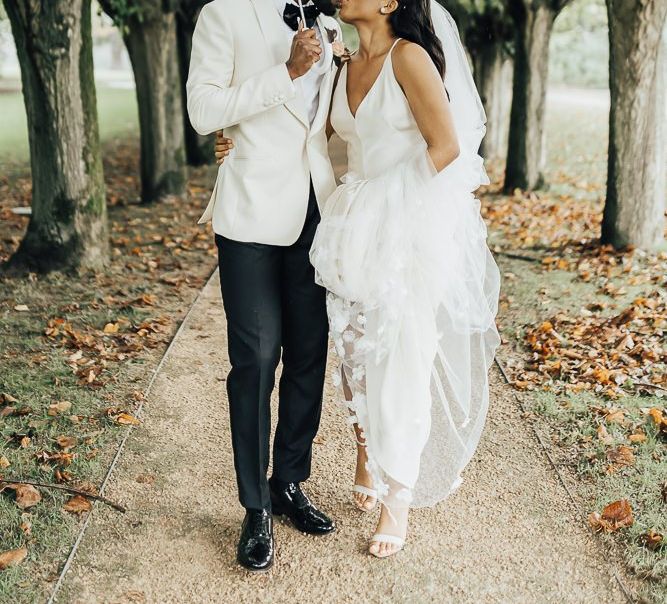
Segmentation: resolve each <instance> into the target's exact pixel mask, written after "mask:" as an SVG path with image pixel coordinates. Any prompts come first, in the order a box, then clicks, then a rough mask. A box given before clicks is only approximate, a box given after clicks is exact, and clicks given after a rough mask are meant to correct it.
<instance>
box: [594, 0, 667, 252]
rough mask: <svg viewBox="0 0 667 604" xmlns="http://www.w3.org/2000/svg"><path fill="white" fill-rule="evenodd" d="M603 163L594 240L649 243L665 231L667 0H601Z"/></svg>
mask: <svg viewBox="0 0 667 604" xmlns="http://www.w3.org/2000/svg"><path fill="white" fill-rule="evenodd" d="M607 11H608V15H609V41H610V53H609V80H610V81H609V84H610V92H611V111H610V117H609V160H608V176H607V201H606V204H605V207H604V215H603V221H602V241H603V243H611V244H612V245H614V246H615V247H617V248H623V247H626V246H628V245H633V246H637V247H640V248H644V249H652V248H655V247H657V246H658V245H659V244H660V243H661V242H662V240H663V237H664V228H665V219H664V212H665V185H666V184H667V183H666V182H665V121H666V119H667V115H666V114H665V100H666V99H665V84H666V82H665V66H666V62H665V58H666V57H665V48H664V42H663V37H662V36H663V28H664V24H665V18H666V16H667V0H641V1H637V0H607Z"/></svg>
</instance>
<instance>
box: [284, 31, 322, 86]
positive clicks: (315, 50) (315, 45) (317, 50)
mask: <svg viewBox="0 0 667 604" xmlns="http://www.w3.org/2000/svg"><path fill="white" fill-rule="evenodd" d="M321 54H322V45H321V44H320V41H319V40H318V39H317V35H316V34H315V30H314V29H304V28H303V23H300V24H299V31H298V32H297V33H296V35H295V36H294V39H293V40H292V52H291V53H290V57H289V59H288V60H287V71H288V72H289V75H290V78H292V79H293V80H296V79H297V78H300V77H301V76H302V75H304V74H306V73H308V70H309V69H310V68H311V67H312V66H313V65H314V64H315V63H317V62H318V61H319V60H320V55H321Z"/></svg>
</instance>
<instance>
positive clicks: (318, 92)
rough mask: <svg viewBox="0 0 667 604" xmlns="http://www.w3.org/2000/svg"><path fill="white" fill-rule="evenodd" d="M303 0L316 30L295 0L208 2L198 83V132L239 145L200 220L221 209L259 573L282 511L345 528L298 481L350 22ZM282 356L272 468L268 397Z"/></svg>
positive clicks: (322, 362)
mask: <svg viewBox="0 0 667 604" xmlns="http://www.w3.org/2000/svg"><path fill="white" fill-rule="evenodd" d="M297 1H298V0H297ZM303 2H304V10H305V16H306V24H305V28H302V27H301V26H300V23H299V22H300V18H299V15H300V11H299V7H298V5H296V4H292V3H291V0H289V1H288V0H214V1H213V2H211V3H209V4H207V5H205V6H204V8H203V9H202V11H201V14H200V16H199V20H198V21H197V27H196V30H195V33H194V38H193V46H192V59H191V65H190V74H189V78H188V83H187V93H188V113H189V115H190V121H191V122H192V125H193V127H194V128H195V130H196V131H197V132H199V133H200V134H209V133H212V132H214V131H216V130H221V129H223V128H224V129H225V133H226V135H227V136H229V137H230V138H232V139H233V140H234V143H235V148H234V149H233V150H232V151H231V153H230V155H229V157H228V158H227V160H226V161H225V164H224V165H223V166H222V167H221V168H220V169H219V171H218V177H217V180H216V183H215V187H214V189H213V194H212V196H211V200H210V202H209V204H208V207H207V208H206V211H205V212H204V214H203V216H202V217H201V219H200V221H199V222H200V223H204V222H208V221H210V220H212V222H213V230H214V231H215V241H216V245H217V247H218V258H219V264H220V281H221V288H222V298H223V303H224V307H225V313H226V315H227V324H228V348H229V357H230V361H231V366H232V369H231V372H230V374H229V376H228V379H227V391H228V395H229V409H230V420H231V432H232V445H233V449H234V466H235V469H236V479H237V484H238V490H239V499H240V501H241V505H243V507H244V508H245V509H246V515H245V519H244V521H243V526H242V529H241V537H240V540H239V544H238V561H239V563H240V564H241V565H243V566H244V567H246V568H248V569H250V570H254V571H260V570H267V569H268V568H269V567H270V566H271V564H272V563H273V553H274V543H273V520H272V514H280V515H285V516H287V517H288V518H289V520H290V521H291V523H292V524H293V525H294V526H295V527H296V528H297V529H298V530H299V531H301V532H304V533H309V534H313V535H323V534H327V533H331V532H332V531H333V530H334V528H335V527H334V523H333V522H332V521H331V520H330V519H329V518H328V517H327V516H326V515H325V514H324V513H323V512H321V511H320V510H318V509H317V508H316V507H315V505H313V503H312V502H311V501H310V500H309V499H308V497H307V496H306V495H305V494H304V492H303V491H302V489H301V486H300V483H302V482H303V481H305V480H307V479H308V477H309V475H310V466H311V456H312V444H313V438H314V437H315V435H316V433H317V430H318V427H319V421H320V414H321V409H322V391H323V387H324V374H325V367H326V357H327V346H328V342H327V332H328V325H327V314H326V305H325V292H324V290H323V289H322V288H320V287H319V286H317V285H316V284H315V278H314V271H313V268H312V266H311V264H310V261H309V250H310V246H311V243H312V240H313V236H314V234H315V229H316V227H317V224H318V222H319V211H318V205H317V201H318V200H320V201H322V202H323V201H324V200H325V199H326V198H327V197H328V196H329V195H330V194H331V193H332V192H333V191H334V189H335V186H336V185H335V180H334V175H333V170H332V167H331V162H330V160H329V156H328V152H327V139H326V132H325V131H326V120H327V114H328V108H329V100H330V96H331V89H332V85H333V78H334V69H333V50H332V44H331V43H332V41H334V40H336V39H337V40H340V38H341V32H340V27H339V25H338V23H337V21H336V20H335V19H333V18H332V15H333V14H334V12H335V10H334V7H333V5H331V4H329V3H328V2H329V0H316V2H317V4H313V3H312V2H308V0H303ZM325 13H326V14H325ZM281 357H282V363H283V371H282V377H281V380H280V389H279V397H280V404H279V411H278V427H277V430H276V435H275V440H274V443H273V473H272V476H271V479H270V480H267V472H268V468H269V449H270V444H269V438H270V429H271V419H270V398H271V393H272V391H273V388H274V374H275V370H276V367H277V366H278V363H279V361H280V360H281Z"/></svg>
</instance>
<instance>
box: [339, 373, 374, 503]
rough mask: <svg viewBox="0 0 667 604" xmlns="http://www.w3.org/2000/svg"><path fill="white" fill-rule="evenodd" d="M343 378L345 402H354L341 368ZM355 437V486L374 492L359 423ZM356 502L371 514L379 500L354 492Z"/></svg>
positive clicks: (354, 425) (351, 415)
mask: <svg viewBox="0 0 667 604" xmlns="http://www.w3.org/2000/svg"><path fill="white" fill-rule="evenodd" d="M341 378H342V380H343V395H344V396H345V401H346V402H347V403H350V402H351V401H352V389H351V388H350V385H349V383H348V381H347V377H346V375H345V369H344V367H342V366H341ZM350 417H354V413H353V412H352V410H350ZM353 427H354V435H355V439H356V443H357V467H356V469H355V472H354V484H355V486H360V487H364V488H366V489H369V490H373V479H372V477H371V475H370V473H369V472H368V470H367V469H366V463H367V462H368V455H367V452H366V441H365V438H364V433H363V432H362V430H361V428H360V427H359V424H358V423H354V424H353ZM352 496H353V497H354V501H355V503H356V505H357V507H358V508H359V509H360V510H362V511H365V512H370V511H371V510H373V508H375V506H376V505H377V498H376V497H372V496H370V495H368V494H367V493H359V492H357V491H354V492H353V493H352Z"/></svg>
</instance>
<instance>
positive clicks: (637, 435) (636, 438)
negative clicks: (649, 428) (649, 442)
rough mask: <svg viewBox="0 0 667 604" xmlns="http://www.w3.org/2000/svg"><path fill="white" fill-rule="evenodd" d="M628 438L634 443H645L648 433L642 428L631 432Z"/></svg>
mask: <svg viewBox="0 0 667 604" xmlns="http://www.w3.org/2000/svg"><path fill="white" fill-rule="evenodd" d="M628 440H629V441H630V442H631V443H632V444H633V445H634V444H638V443H645V442H646V434H644V432H642V431H641V430H638V431H637V432H634V433H633V434H630V436H628Z"/></svg>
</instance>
